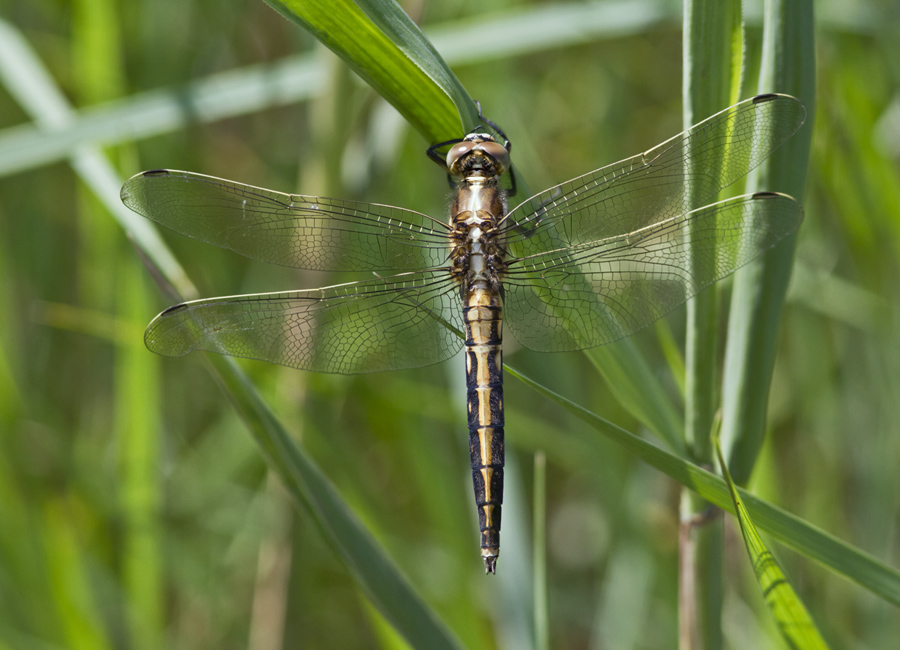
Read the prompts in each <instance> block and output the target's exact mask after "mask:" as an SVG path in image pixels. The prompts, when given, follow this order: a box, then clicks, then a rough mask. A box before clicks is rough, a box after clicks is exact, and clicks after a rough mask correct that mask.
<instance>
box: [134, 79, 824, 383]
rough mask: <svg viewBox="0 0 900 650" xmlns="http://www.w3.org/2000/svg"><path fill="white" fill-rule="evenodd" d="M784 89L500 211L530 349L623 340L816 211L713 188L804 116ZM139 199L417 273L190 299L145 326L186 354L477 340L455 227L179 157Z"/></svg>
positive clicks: (380, 351) (190, 223)
mask: <svg viewBox="0 0 900 650" xmlns="http://www.w3.org/2000/svg"><path fill="white" fill-rule="evenodd" d="M805 115H806V111H805V109H804V108H803V106H802V104H801V103H800V102H799V101H797V100H796V99H794V98H793V97H788V96H785V95H761V96H759V97H754V98H752V99H749V100H746V101H743V102H741V103H739V104H736V105H734V106H732V107H731V108H728V109H726V110H724V111H722V112H721V113H718V114H716V115H714V116H712V117H710V118H709V119H707V120H705V121H703V122H701V123H699V124H697V125H695V126H693V127H691V128H690V129H688V130H687V131H685V132H683V133H681V134H680V135H677V136H675V137H674V138H672V139H670V140H668V141H666V142H664V143H663V144H661V145H659V146H657V147H654V148H653V149H650V150H649V151H647V152H645V153H643V154H639V155H637V156H634V157H632V158H628V159H626V160H623V161H621V162H618V163H615V164H613V165H610V166H608V167H603V168H601V169H598V170H596V171H594V172H591V173H589V174H585V175H584V176H580V177H578V178H575V179H572V180H570V181H568V182H566V183H562V184H560V185H558V186H556V187H553V188H550V189H548V190H546V191H544V192H541V193H539V194H536V195H535V196H533V197H531V198H530V199H527V200H526V201H524V202H523V203H521V204H520V205H519V206H518V207H516V208H514V209H513V210H512V211H511V212H510V213H509V215H507V217H506V218H503V219H502V220H501V221H500V224H499V226H498V235H497V242H498V243H499V244H500V245H502V246H505V248H506V250H507V253H508V254H507V257H506V262H507V271H506V272H505V274H504V275H503V278H502V285H503V291H504V294H503V310H504V311H503V319H504V321H505V322H506V326H507V327H508V328H509V330H510V331H511V332H512V334H513V335H514V336H515V337H516V338H517V339H518V340H519V341H520V342H521V343H522V344H523V345H525V346H526V347H529V348H531V349H534V350H540V351H562V350H576V349H582V348H589V347H593V346H597V345H603V344H605V343H609V342H611V341H615V340H617V339H620V338H623V337H625V336H628V335H629V334H632V333H633V332H635V331H637V330H639V329H641V328H642V327H644V326H646V325H648V324H650V323H652V322H653V321H654V320H656V319H658V318H660V317H662V316H663V315H665V314H667V313H668V312H670V311H671V310H672V309H674V308H675V307H677V306H678V305H680V304H682V303H683V302H684V301H685V300H687V299H688V298H689V297H690V296H693V295H694V294H696V293H697V292H698V291H700V290H701V289H703V288H704V287H706V286H707V285H709V284H711V283H713V282H715V281H716V280H718V279H720V278H722V277H724V276H726V275H728V274H729V273H731V272H732V271H734V270H735V269H736V268H738V267H740V266H742V265H743V264H746V263H747V262H748V261H750V260H751V259H753V258H754V257H756V256H757V255H759V254H760V253H762V252H763V251H765V250H766V249H768V248H770V247H771V246H773V245H774V244H775V243H776V242H778V241H779V240H780V239H782V238H783V237H785V236H786V235H787V234H788V233H790V232H792V231H793V230H794V229H795V228H796V227H797V225H798V224H799V223H800V221H801V220H802V209H801V208H800V206H799V204H797V202H796V201H794V200H793V199H791V198H790V197H787V196H784V195H779V194H771V193H760V194H755V195H746V196H741V197H738V198H736V199H731V200H728V201H723V202H720V203H715V204H713V205H709V206H707V207H704V208H699V209H696V208H697V207H698V206H701V205H703V204H704V203H707V202H709V201H714V200H716V198H718V194H719V192H720V191H721V190H722V188H724V187H727V186H728V185H730V184H731V183H733V182H734V181H736V180H738V179H739V178H741V177H742V176H744V175H745V174H746V173H747V172H748V171H749V170H751V169H753V168H755V167H756V166H757V165H759V164H760V163H761V162H762V161H763V160H764V159H765V158H766V157H767V156H769V155H770V154H771V153H772V152H773V151H774V150H775V149H776V148H777V147H779V146H780V145H781V144H783V143H784V141H785V140H787V139H788V138H789V137H790V136H791V135H793V134H794V132H796V130H797V129H798V128H799V127H800V126H801V125H802V123H803V121H804V119H805ZM122 200H123V201H124V202H125V204H126V205H127V206H128V207H129V208H131V209H132V210H134V211H135V212H138V213H139V214H142V215H144V216H146V217H147V218H149V219H151V220H153V221H155V222H157V223H160V224H162V225H165V226H167V227H169V228H172V229H173V230H176V231H177V232H180V233H182V234H185V235H188V236H190V237H194V238H196V239H199V240H202V241H206V242H209V243H212V244H215V245H217V246H221V247H224V248H229V249H231V250H234V251H236V252H238V253H241V254H242V255H246V256H248V257H252V258H255V259H258V260H262V261H266V262H271V263H275V264H281V265H285V266H294V267H300V268H306V269H313V270H339V271H378V272H392V273H397V272H400V271H411V272H409V273H400V274H399V275H393V276H388V277H383V278H382V277H377V278H373V279H370V280H365V281H363V282H356V283H351V284H345V285H338V286H334V287H326V288H323V289H315V290H307V291H290V292H283V293H272V294H258V295H249V296H234V297H227V298H214V299H209V300H200V301H196V302H190V303H186V304H183V305H178V306H176V307H173V308H172V309H169V310H167V311H165V312H163V313H162V314H160V315H159V316H158V317H157V318H156V319H155V320H154V321H153V322H152V323H151V324H150V326H149V328H148V329H147V333H146V341H147V345H148V347H149V348H150V349H151V350H153V351H155V352H159V353H161V354H166V355H173V356H180V355H183V354H187V353H188V352H190V351H191V350H209V351H214V352H219V353H222V354H229V355H233V356H239V357H249V358H254V359H263V360H266V361H270V362H272V363H277V364H282V365H286V366H291V367H295V368H303V369H306V370H315V371H320V372H334V373H358V372H372V371H377V370H388V369H394V368H409V367H414V366H421V365H425V364H429V363H434V362H436V361H440V360H442V359H446V358H449V357H450V356H452V355H453V354H454V353H455V352H456V351H458V350H459V349H460V347H461V339H460V338H459V333H460V331H461V330H462V316H461V300H460V298H459V284H457V282H456V281H454V280H453V279H452V278H451V270H450V266H449V261H448V258H449V253H450V250H451V244H450V237H449V236H450V233H451V231H450V227H449V226H448V225H446V224H444V223H443V222H441V221H439V220H436V219H433V218H431V217H428V216H426V215H424V214H420V213H418V212H414V211H412V210H405V209H403V208H396V207H392V206H386V205H376V204H369V203H359V202H354V201H341V200H336V199H326V198H320V197H310V196H301V195H293V194H283V193H280V192H274V191H271V190H266V189H262V188H257V187H252V186H249V185H242V184H239V183H233V182H231V181H226V180H222V179H218V178H213V177H210V176H203V175H200V174H192V173H189V172H181V171H167V170H157V171H152V172H144V173H143V174H138V175H137V176H135V177H133V178H131V179H130V180H129V181H128V182H127V183H125V185H124V187H123V188H122Z"/></svg>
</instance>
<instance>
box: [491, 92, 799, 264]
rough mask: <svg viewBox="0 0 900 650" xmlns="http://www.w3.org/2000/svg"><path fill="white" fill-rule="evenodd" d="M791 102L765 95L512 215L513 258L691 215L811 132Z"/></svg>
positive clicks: (509, 239) (533, 199)
mask: <svg viewBox="0 0 900 650" xmlns="http://www.w3.org/2000/svg"><path fill="white" fill-rule="evenodd" d="M805 117H806V109H804V108H803V105H802V104H801V103H800V102H799V101H798V100H796V99H794V98H793V97H789V96H787V95H761V96H759V97H754V98H751V99H748V100H746V101H743V102H740V103H739V104H735V105H734V106H732V107H730V108H728V109H726V110H724V111H722V112H720V113H717V114H716V115H713V116H712V117H710V118H709V119H707V120H705V121H703V122H700V123H699V124H696V125H694V126H692V127H691V128H690V129H688V130H686V131H684V132H683V133H681V134H679V135H677V136H675V137H674V138H671V139H669V140H667V141H666V142H664V143H662V144H660V145H658V146H656V147H654V148H653V149H650V150H649V151H646V152H644V153H642V154H638V155H637V156H633V157H631V158H627V159H625V160H622V161H620V162H618V163H615V164H613V165H609V166H607V167H603V168H601V169H598V170H596V171H593V172H590V173H589V174H585V175H584V176H579V177H578V178H574V179H572V180H570V181H567V182H565V183H562V184H560V185H557V186H555V187H551V188H550V189H548V190H545V191H543V192H540V193H539V194H536V195H534V196H532V197H531V198H530V199H528V200H526V201H524V202H523V203H521V204H520V205H518V206H517V207H516V208H514V209H513V210H511V211H510V213H509V215H508V217H507V219H506V221H505V223H504V224H503V228H504V230H505V231H506V233H507V238H506V241H507V245H508V247H509V249H510V253H511V254H512V255H513V256H516V257H528V256H531V255H534V254H539V253H542V252H544V251H546V250H553V249H557V248H560V247H565V246H581V245H583V244H586V243H590V242H596V241H601V240H605V239H608V238H610V237H615V236H618V235H624V234H626V233H629V232H633V231H636V230H640V229H642V228H646V227H647V226H649V225H651V224H654V223H658V222H662V221H666V220H669V219H671V218H672V217H677V216H678V215H681V214H684V213H685V212H688V211H690V210H691V209H693V208H696V207H699V206H701V205H703V204H704V203H708V202H709V201H714V200H715V199H716V197H717V195H718V193H719V191H720V190H721V189H722V188H724V187H727V186H728V185H731V184H732V183H733V182H735V181H736V180H738V179H739V178H741V177H743V176H745V175H746V174H747V172H748V171H750V170H751V169H753V168H755V167H757V166H758V165H759V164H760V163H761V162H762V161H763V160H765V159H766V158H767V157H768V156H769V155H770V154H771V153H772V152H773V151H774V150H775V149H776V148H778V147H779V146H781V145H782V144H783V143H784V142H785V140H787V139H788V138H789V137H791V135H793V134H794V133H795V132H796V131H797V129H799V128H800V126H801V125H802V124H803V121H804V119H805Z"/></svg>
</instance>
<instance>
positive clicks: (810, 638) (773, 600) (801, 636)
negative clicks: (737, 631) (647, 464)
mask: <svg viewBox="0 0 900 650" xmlns="http://www.w3.org/2000/svg"><path fill="white" fill-rule="evenodd" d="M713 444H714V445H715V448H716V455H717V457H718V459H719V467H720V468H721V470H722V476H723V478H724V479H725V484H726V485H727V487H728V493H729V494H730V495H731V500H732V502H733V503H734V511H735V512H736V513H737V520H738V523H739V524H740V527H741V535H742V536H743V538H744V544H745V545H746V546H747V555H749V556H750V563H751V564H752V565H753V572H754V573H755V574H756V580H757V581H758V582H759V587H760V589H762V592H763V596H764V597H765V599H766V605H768V606H769V609H770V610H771V611H772V615H773V616H774V617H775V621H776V622H777V624H778V629H779V631H780V632H781V636H782V637H784V640H785V641H787V642H788V644H789V645H790V646H791V648H795V650H822V649H826V650H827V648H828V644H827V643H825V640H824V639H823V638H822V635H821V634H819V630H818V628H817V627H816V624H815V623H813V620H812V618H811V617H810V615H809V612H807V611H806V607H805V606H804V605H803V601H801V600H800V597H799V596H797V593H796V592H795V591H794V588H793V587H791V583H790V582H789V581H788V579H787V576H786V575H784V571H782V570H781V567H780V566H779V564H778V560H776V559H775V556H774V555H772V552H771V551H770V550H769V549H768V548H767V547H766V545H765V543H764V542H763V541H762V538H761V537H760V536H759V533H758V532H757V530H756V527H755V526H754V525H753V520H752V519H751V518H750V513H748V512H747V508H746V507H745V506H744V501H743V499H741V495H740V494H739V493H738V488H737V486H736V485H735V484H734V481H732V480H731V474H730V473H729V472H728V464H727V463H726V462H725V457H724V456H723V454H722V446H721V445H720V444H719V438H718V436H716V437H715V438H714V439H713Z"/></svg>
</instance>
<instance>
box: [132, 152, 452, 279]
mask: <svg viewBox="0 0 900 650" xmlns="http://www.w3.org/2000/svg"><path fill="white" fill-rule="evenodd" d="M121 196H122V202H123V203H125V205H126V206H128V207H129V208H130V209H132V210H134V211H135V212H137V213H138V214H140V215H143V216H144V217H147V218H148V219H150V220H151V221H155V222H156V223H159V224H161V225H163V226H166V227H168V228H171V229H172V230H175V231H176V232H179V233H181V234H183V235H187V236H188V237H193V238H194V239H199V240H200V241H205V242H208V243H210V244H215V245H216V246H221V247H222V248H228V249H231V250H233V251H235V252H237V253H240V254H241V255H246V256H247V257H252V258H253V259H257V260H261V261H263V262H270V263H272V264H280V265H282V266H293V267H297V268H303V269H310V270H316V271H409V270H416V269H426V268H433V267H437V266H442V265H444V264H446V261H447V257H448V254H449V245H448V244H447V227H446V226H445V225H444V224H442V223H441V222H440V221H437V220H435V219H432V218H431V217H429V216H427V215H424V214H421V213H419V212H415V211H413V210H405V209H403V208H396V207H392V206H389V205H378V204H373V203H360V202H357V201H343V200H339V199H327V198H323V197H315V196H302V195H300V194H283V193H281V192H275V191H272V190H267V189H263V188H259V187H253V186H250V185H242V184H240V183H235V182H232V181H227V180H223V179H221V178H214V177H212V176H204V175H202V174H194V173H191V172H182V171H176V170H164V169H162V170H155V171H148V172H143V173H141V174H138V175H136V176H133V177H132V178H130V179H129V180H128V181H127V182H126V183H125V185H123V186H122V194H121Z"/></svg>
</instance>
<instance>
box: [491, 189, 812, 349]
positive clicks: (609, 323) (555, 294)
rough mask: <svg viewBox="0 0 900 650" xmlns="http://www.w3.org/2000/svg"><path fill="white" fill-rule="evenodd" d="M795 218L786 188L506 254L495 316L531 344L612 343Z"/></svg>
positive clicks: (760, 247)
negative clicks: (604, 234) (510, 257)
mask: <svg viewBox="0 0 900 650" xmlns="http://www.w3.org/2000/svg"><path fill="white" fill-rule="evenodd" d="M802 219H803V210H802V208H801V207H800V204H798V203H797V202H796V201H795V200H794V199H792V198H791V197H789V196H786V195H783V194H775V193H759V194H748V195H745V196H740V197H737V198H735V199H730V200H728V201H722V202H720V203H716V204H713V205H710V206H707V207H705V208H701V209H699V210H695V211H693V212H689V213H688V214H685V215H681V216H676V217H671V218H669V219H667V220H666V221H662V222H659V223H654V224H652V225H650V226H647V227H645V228H643V229H640V230H638V231H636V232H633V233H629V234H628V235H617V236H615V237H609V238H607V239H603V240H600V241H596V242H591V243H589V244H583V245H581V246H576V247H573V248H567V249H560V250H556V251H550V252H546V253H542V254H539V255H535V256H533V257H529V258H525V259H519V260H515V261H514V262H513V263H512V264H511V266H510V268H509V271H508V273H507V276H506V279H505V280H504V282H503V286H504V312H503V313H504V319H505V321H506V324H507V327H509V329H510V330H511V331H512V333H513V335H514V336H515V337H516V339H518V340H519V342H520V343H522V345H524V346H525V347H527V348H531V349H532V350H538V351H541V352H554V351H565V350H579V349H583V348H591V347H595V346H598V345H603V344H605V343H611V342H612V341H616V340H618V339H621V338H624V337H626V336H629V335H631V334H633V333H634V332H636V331H637V330H639V329H641V328H643V327H645V326H647V325H649V324H650V323H652V322H653V321H655V320H657V319H659V318H661V317H662V316H664V315H665V314H667V313H669V312H670V311H672V310H673V309H675V308H676V307H678V306H679V305H681V304H682V303H684V301H685V300H687V299H688V298H690V297H691V296H693V295H695V294H696V293H697V292H699V291H700V290H701V289H703V288H704V287H706V286H708V285H710V284H712V283H713V282H715V281H717V280H719V279H721V278H723V277H725V276H726V275H728V274H730V273H731V272H733V271H734V270H735V269H737V268H739V267H741V266H743V265H744V264H746V263H747V262H749V261H750V260H752V259H753V258H755V257H757V256H758V255H760V254H761V253H762V252H763V251H765V250H767V249H769V248H771V247H772V246H774V245H775V244H776V243H777V242H779V241H780V240H781V239H783V238H784V237H785V236H787V235H788V234H790V233H791V232H793V231H794V230H795V229H796V228H797V226H798V225H799V224H800V221H801V220H802Z"/></svg>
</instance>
